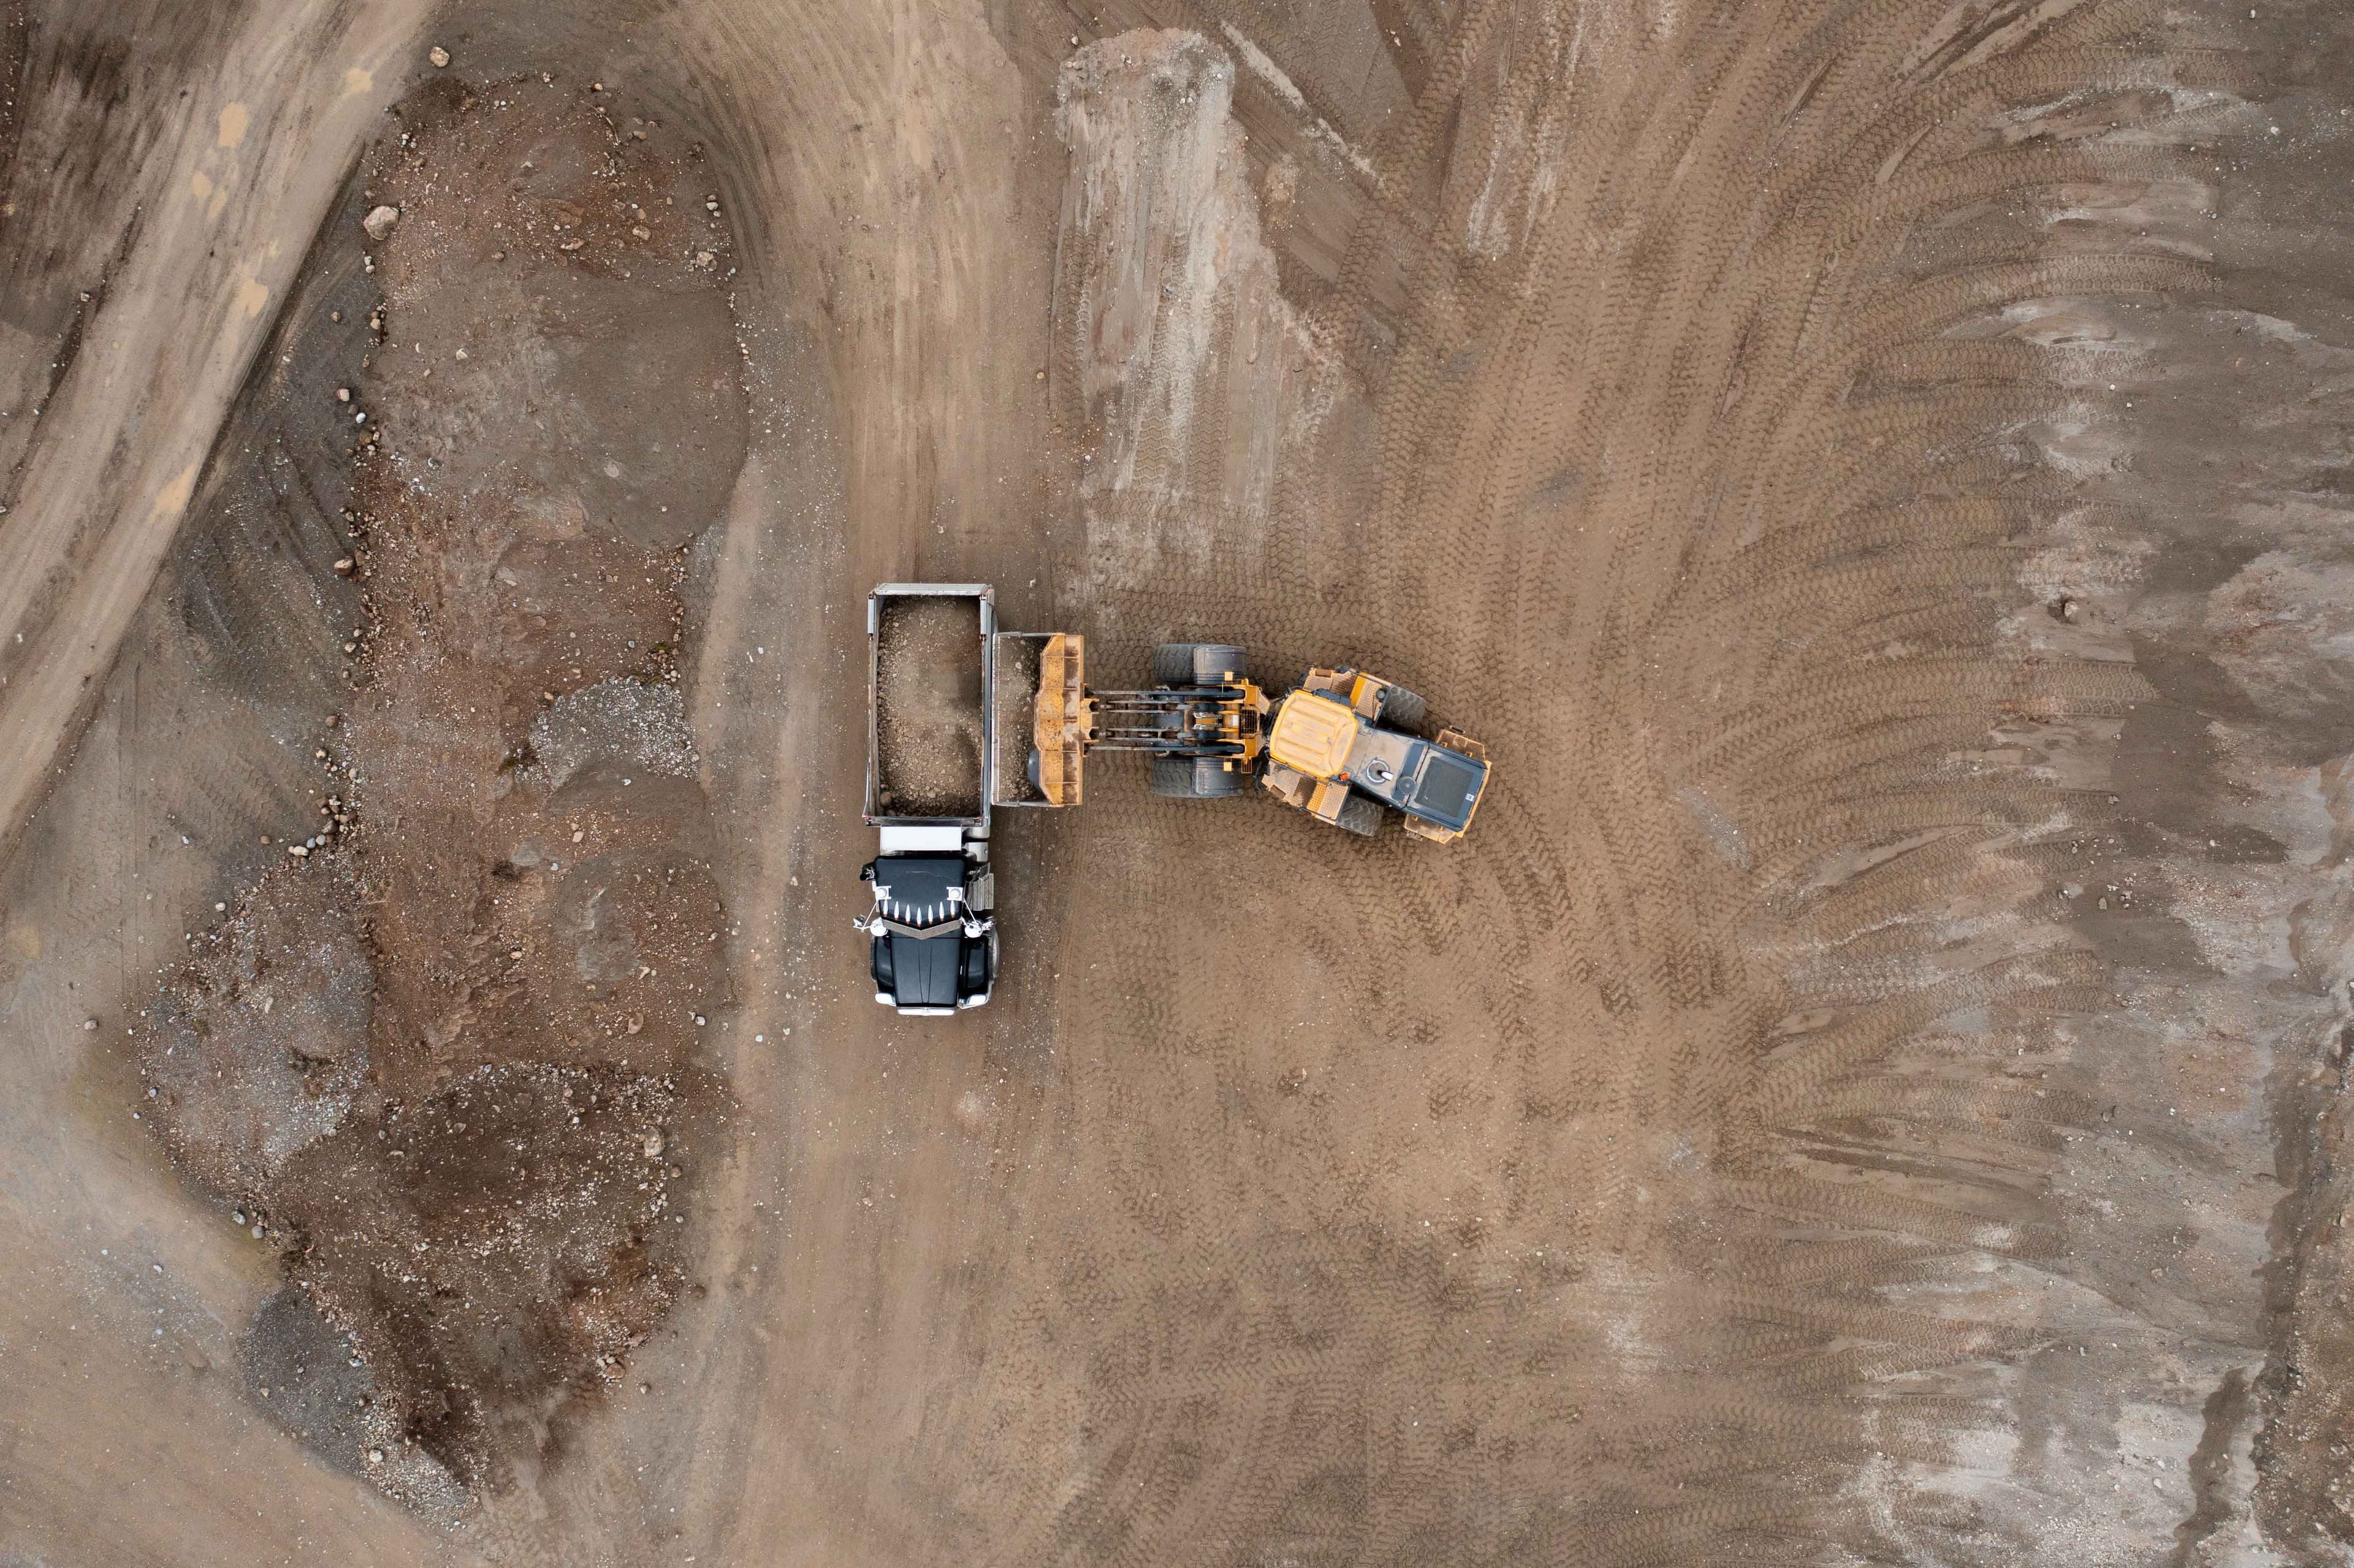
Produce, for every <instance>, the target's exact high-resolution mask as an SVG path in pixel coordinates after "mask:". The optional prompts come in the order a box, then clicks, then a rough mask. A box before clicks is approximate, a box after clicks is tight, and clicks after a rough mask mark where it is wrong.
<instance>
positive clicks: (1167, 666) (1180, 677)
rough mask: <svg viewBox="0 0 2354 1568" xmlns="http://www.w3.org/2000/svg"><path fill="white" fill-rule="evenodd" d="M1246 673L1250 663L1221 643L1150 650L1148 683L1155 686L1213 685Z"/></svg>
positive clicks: (1176, 644)
mask: <svg viewBox="0 0 2354 1568" xmlns="http://www.w3.org/2000/svg"><path fill="white" fill-rule="evenodd" d="M1249 673H1250V660H1249V658H1248V656H1246V654H1245V653H1244V652H1243V651H1242V650H1241V649H1239V648H1236V647H1235V646H1233V645H1232V644H1231V643H1225V642H1163V643H1162V644H1161V646H1160V647H1158V648H1155V649H1154V650H1153V651H1152V683H1153V684H1154V685H1156V686H1214V685H1217V684H1219V683H1222V682H1224V681H1225V678H1226V677H1227V676H1229V675H1232V676H1233V677H1234V678H1235V680H1238V681H1239V680H1242V679H1244V678H1245V677H1246V676H1247V675H1249Z"/></svg>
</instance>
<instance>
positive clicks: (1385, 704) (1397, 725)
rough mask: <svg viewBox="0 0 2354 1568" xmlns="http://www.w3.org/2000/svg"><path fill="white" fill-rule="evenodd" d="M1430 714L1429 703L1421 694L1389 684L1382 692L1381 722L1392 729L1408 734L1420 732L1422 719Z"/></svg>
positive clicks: (1418, 733)
mask: <svg viewBox="0 0 2354 1568" xmlns="http://www.w3.org/2000/svg"><path fill="white" fill-rule="evenodd" d="M1429 716H1430V705H1429V704H1428V703H1426V702H1424V701H1423V700H1422V697H1421V694H1418V693H1416V692H1409V691H1407V690H1406V689H1405V687H1404V686H1391V687H1388V688H1387V689H1385V690H1384V692H1383V693H1382V723H1383V724H1384V725H1386V726H1389V727H1390V728H1392V729H1402V730H1405V731H1407V732H1408V733H1410V734H1414V735H1420V734H1421V733H1422V721H1423V720H1424V719H1426V718H1427V717H1429Z"/></svg>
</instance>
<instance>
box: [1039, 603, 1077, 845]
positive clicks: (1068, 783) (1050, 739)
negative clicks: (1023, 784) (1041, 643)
mask: <svg viewBox="0 0 2354 1568" xmlns="http://www.w3.org/2000/svg"><path fill="white" fill-rule="evenodd" d="M1091 706H1092V705H1091V704H1090V703H1089V702H1088V700H1087V640H1086V639H1085V638H1084V637H1081V636H1080V635H1079V634H1078V633H1076V632H1060V631H1058V632H1056V633H1055V635H1054V636H1052V637H1049V638H1048V639H1047V640H1046V645H1045V647H1044V649H1042V650H1041V651H1040V652H1039V655H1038V696H1037V704H1036V707H1035V709H1034V713H1035V716H1034V719H1033V720H1032V724H1031V744H1032V745H1034V746H1035V747H1037V756H1038V789H1039V790H1040V792H1041V793H1043V794H1044V796H1045V797H1046V804H1047V805H1049V806H1076V805H1077V804H1078V803H1079V800H1080V798H1081V796H1082V794H1083V787H1082V781H1081V771H1082V768H1083V766H1084V764H1085V761H1086V758H1087V741H1088V739H1089V738H1090V736H1089V733H1088V732H1089V729H1090V727H1091V721H1090V717H1089V709H1090V707H1091Z"/></svg>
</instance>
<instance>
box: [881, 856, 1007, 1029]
mask: <svg viewBox="0 0 2354 1568" xmlns="http://www.w3.org/2000/svg"><path fill="white" fill-rule="evenodd" d="M881 839H882V843H881V845H880V848H881V851H882V853H879V854H877V855H876V856H875V858H874V859H873V860H870V861H868V862H867V863H866V865H865V867H864V869H863V870H862V871H861V872H860V873H859V877H860V880H862V881H864V882H865V883H866V884H867V885H869V886H870V887H871V888H872V890H873V892H874V895H875V906H874V908H873V909H872V910H871V911H870V912H869V913H868V914H866V915H865V916H863V917H861V918H860V919H859V920H858V921H857V927H858V928H859V929H860V930H862V931H864V932H865V933H866V934H867V937H868V938H869V941H870V943H871V946H872V958H871V968H872V969H873V970H874V975H875V1001H878V1002H881V1003H882V1004H884V1005H885V1006H886V1007H892V1008H896V1009H897V1010H898V1011H899V1012H903V1013H908V1014H912V1015H914V1016H917V1017H944V1016H947V1015H949V1014H951V1013H954V1012H958V1011H959V1010H960V1009H963V1008H969V1007H980V1006H982V1005H984V1004H985V1003H987V1001H989V996H990V991H991V988H992V987H993V986H994V985H995V983H996V979H997V918H996V916H995V915H994V914H993V913H992V911H991V906H992V905H993V904H994V903H995V899H994V897H993V892H994V889H993V886H992V884H993V883H994V881H995V878H994V877H993V875H992V874H991V872H990V870H989V866H988V863H987V862H986V861H977V860H975V859H973V858H971V856H970V854H969V853H967V846H966V843H965V842H964V830H963V829H961V828H959V827H885V828H883V829H882V830H881Z"/></svg>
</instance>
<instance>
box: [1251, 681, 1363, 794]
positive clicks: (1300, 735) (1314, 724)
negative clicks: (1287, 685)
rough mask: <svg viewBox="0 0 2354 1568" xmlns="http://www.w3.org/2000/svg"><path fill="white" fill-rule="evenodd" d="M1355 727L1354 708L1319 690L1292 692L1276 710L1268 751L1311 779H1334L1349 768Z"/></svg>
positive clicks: (1274, 758) (1282, 762) (1286, 766)
mask: <svg viewBox="0 0 2354 1568" xmlns="http://www.w3.org/2000/svg"><path fill="white" fill-rule="evenodd" d="M1358 726H1359V721H1358V718H1357V715H1356V710H1354V709H1353V708H1352V707H1350V706H1349V705H1348V704H1346V703H1344V702H1341V701H1340V700H1338V699H1337V698H1334V697H1329V696H1326V695H1325V694H1323V693H1321V692H1294V693H1292V694H1290V695H1289V696H1288V697H1286V698H1284V699H1283V706H1282V707H1281V708H1280V709H1278V711H1277V713H1276V715H1275V728H1274V729H1273V730H1272V731H1271V732H1270V733H1269V734H1268V736H1267V757H1268V758H1270V759H1271V760H1272V761H1274V762H1276V763H1278V764H1279V765H1280V766H1282V767H1285V768H1290V769H1292V770H1293V771H1294V772H1297V773H1304V774H1306V775H1307V776H1308V777H1309V778H1310V779H1337V778H1339V777H1340V776H1341V774H1343V773H1345V772H1347V771H1348V768H1349V753H1350V752H1351V750H1352V749H1353V748H1354V747H1355V746H1356V744H1357V730H1358Z"/></svg>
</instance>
